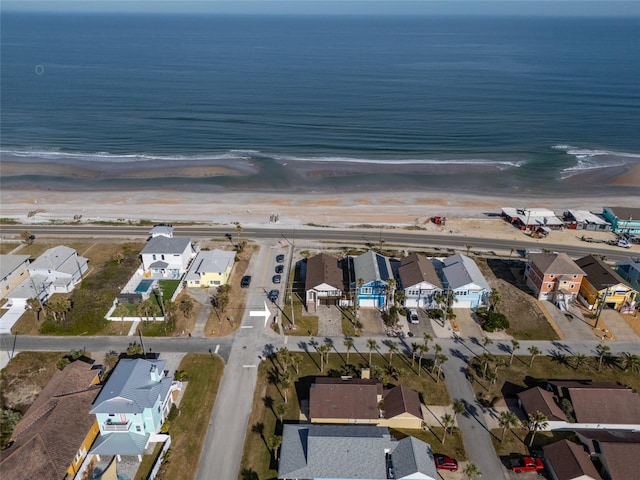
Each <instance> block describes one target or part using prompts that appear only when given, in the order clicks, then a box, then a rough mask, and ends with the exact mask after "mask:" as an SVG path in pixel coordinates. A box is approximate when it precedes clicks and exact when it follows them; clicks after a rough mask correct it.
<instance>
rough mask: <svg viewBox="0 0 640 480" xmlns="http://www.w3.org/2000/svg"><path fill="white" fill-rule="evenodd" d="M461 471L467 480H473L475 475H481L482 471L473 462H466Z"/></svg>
mask: <svg viewBox="0 0 640 480" xmlns="http://www.w3.org/2000/svg"><path fill="white" fill-rule="evenodd" d="M462 473H463V474H464V476H465V477H467V480H474V479H475V478H476V477H481V476H482V472H481V471H480V469H479V468H478V466H477V465H476V464H475V463H467V466H466V467H464V470H462Z"/></svg>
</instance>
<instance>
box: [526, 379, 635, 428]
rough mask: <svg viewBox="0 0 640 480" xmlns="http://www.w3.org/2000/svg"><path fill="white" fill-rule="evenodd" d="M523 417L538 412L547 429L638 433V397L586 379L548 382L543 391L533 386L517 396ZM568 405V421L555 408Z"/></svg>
mask: <svg viewBox="0 0 640 480" xmlns="http://www.w3.org/2000/svg"><path fill="white" fill-rule="evenodd" d="M518 399H519V402H520V405H521V407H522V409H523V410H524V411H525V413H526V414H530V413H531V414H534V413H535V412H537V411H539V412H541V413H543V414H545V416H547V419H548V421H549V424H548V426H547V428H546V429H547V430H580V429H598V430H600V429H609V430H630V431H633V430H639V429H640V395H638V394H637V393H635V392H634V391H633V390H631V389H629V388H626V387H624V386H622V385H617V384H613V383H602V382H592V381H590V380H552V381H549V382H548V384H547V390H546V391H545V390H543V389H540V388H539V387H534V388H532V389H529V390H526V391H524V392H521V393H519V394H518ZM565 403H566V404H567V405H570V406H571V410H572V411H573V413H572V416H573V418H571V419H569V418H568V417H567V415H566V414H565V413H564V412H565V410H563V409H561V408H559V407H560V405H562V404H565Z"/></svg>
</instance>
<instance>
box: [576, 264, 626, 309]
mask: <svg viewBox="0 0 640 480" xmlns="http://www.w3.org/2000/svg"><path fill="white" fill-rule="evenodd" d="M576 265H578V267H580V268H581V269H582V270H583V271H584V272H585V273H586V275H587V276H586V277H585V278H584V279H583V280H582V283H581V285H580V296H579V299H580V300H581V301H582V302H583V303H584V304H585V305H586V306H587V307H588V308H589V309H593V308H598V305H599V304H600V302H604V304H605V306H607V307H609V308H613V309H614V310H619V309H620V308H622V307H625V308H627V307H628V309H630V310H633V308H634V306H635V303H636V298H637V295H638V292H637V291H636V290H634V289H633V288H631V286H630V285H629V284H628V283H627V282H625V280H624V279H623V278H622V277H621V276H620V275H618V274H617V273H616V272H615V271H614V270H613V268H611V267H610V266H609V265H607V264H606V263H605V262H604V261H603V260H602V259H600V258H598V257H594V256H593V255H587V256H586V257H582V258H579V259H578V260H576Z"/></svg>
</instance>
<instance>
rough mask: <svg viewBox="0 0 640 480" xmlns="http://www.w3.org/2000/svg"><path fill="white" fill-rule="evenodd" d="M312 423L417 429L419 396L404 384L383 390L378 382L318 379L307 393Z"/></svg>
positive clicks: (352, 379) (420, 415) (420, 422)
mask: <svg viewBox="0 0 640 480" xmlns="http://www.w3.org/2000/svg"><path fill="white" fill-rule="evenodd" d="M309 420H310V421H311V422H312V423H334V424H359V425H378V426H381V427H390V428H416V429H417V428H420V427H421V426H422V411H421V408H420V398H419V396H418V393H417V392H415V391H414V390H411V389H410V388H407V387H405V386H404V385H401V386H398V387H394V388H392V389H390V390H386V391H385V390H383V388H382V384H381V383H380V382H379V381H378V380H370V379H360V378H333V377H317V378H316V379H315V383H313V384H312V385H311V390H310V392H309Z"/></svg>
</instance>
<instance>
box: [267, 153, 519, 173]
mask: <svg viewBox="0 0 640 480" xmlns="http://www.w3.org/2000/svg"><path fill="white" fill-rule="evenodd" d="M273 158H274V159H275V160H278V161H281V162H289V161H291V162H320V163H331V162H333V163H367V164H378V165H484V166H495V167H496V168H499V169H501V170H505V169H507V168H513V167H520V166H522V165H523V163H524V162H518V161H509V160H487V159H477V158H469V159H444V158H410V159H406V158H404V159H373V158H354V157H327V156H319V157H299V156H295V155H274V156H273ZM283 165H284V163H283Z"/></svg>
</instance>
